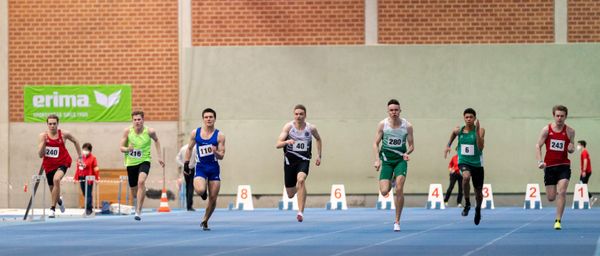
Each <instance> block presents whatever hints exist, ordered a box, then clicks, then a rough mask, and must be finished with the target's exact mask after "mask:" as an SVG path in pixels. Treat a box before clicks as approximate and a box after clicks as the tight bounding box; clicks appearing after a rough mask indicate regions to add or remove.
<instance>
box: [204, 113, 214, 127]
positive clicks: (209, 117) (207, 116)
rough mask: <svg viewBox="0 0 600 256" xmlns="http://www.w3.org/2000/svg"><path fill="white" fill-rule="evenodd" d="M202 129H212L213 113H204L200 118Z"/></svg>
mask: <svg viewBox="0 0 600 256" xmlns="http://www.w3.org/2000/svg"><path fill="white" fill-rule="evenodd" d="M202 120H203V121H204V127H213V126H214V125H215V115H214V114H213V113H210V112H208V113H204V115H203V116H202Z"/></svg>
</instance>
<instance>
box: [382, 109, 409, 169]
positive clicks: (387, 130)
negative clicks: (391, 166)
mask: <svg viewBox="0 0 600 256" xmlns="http://www.w3.org/2000/svg"><path fill="white" fill-rule="evenodd" d="M400 122H401V123H400V127H398V128H392V126H391V125H390V122H389V119H388V118H386V119H384V120H383V138H382V143H381V149H380V153H381V159H383V161H396V160H400V159H403V158H402V155H403V154H404V153H406V137H407V136H408V128H407V124H408V122H407V121H406V119H404V118H401V119H400Z"/></svg>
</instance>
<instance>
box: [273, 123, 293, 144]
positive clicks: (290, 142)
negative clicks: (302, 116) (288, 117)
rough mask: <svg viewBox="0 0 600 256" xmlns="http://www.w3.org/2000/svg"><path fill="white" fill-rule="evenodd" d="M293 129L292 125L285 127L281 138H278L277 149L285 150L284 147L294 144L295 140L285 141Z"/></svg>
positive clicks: (280, 135)
mask: <svg viewBox="0 0 600 256" xmlns="http://www.w3.org/2000/svg"><path fill="white" fill-rule="evenodd" d="M291 128H292V125H291V124H286V125H284V126H283V130H282V131H281V133H280V134H279V138H277V143H276V144H275V147H276V148H283V147H285V145H288V144H289V145H292V144H294V140H292V139H290V140H285V139H286V138H287V136H288V134H289V132H290V129H291Z"/></svg>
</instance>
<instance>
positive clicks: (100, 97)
mask: <svg viewBox="0 0 600 256" xmlns="http://www.w3.org/2000/svg"><path fill="white" fill-rule="evenodd" d="M94 94H95V95H96V103H98V104H99V105H101V106H104V107H105V108H110V107H112V106H114V105H116V104H117V103H119V99H120V98H121V90H119V91H118V92H115V93H113V94H111V95H110V96H106V95H104V94H103V93H101V92H99V91H94Z"/></svg>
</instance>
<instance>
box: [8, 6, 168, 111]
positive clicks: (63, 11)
mask: <svg viewBox="0 0 600 256" xmlns="http://www.w3.org/2000/svg"><path fill="white" fill-rule="evenodd" d="M177 8H178V3H177V0H169V1H166V0H145V1H134V0H121V1H96V0H80V1H67V0H61V1H58V0H57V1H29V0H10V1H9V98H10V99H9V100H10V121H23V86H24V85H46V84H124V83H127V84H131V85H132V88H133V98H132V100H133V108H134V109H142V110H144V111H145V112H146V113H147V115H146V116H147V119H148V120H171V121H173V120H177V119H178V114H179V104H178V97H179V95H178V94H179V89H178V88H179V71H178V70H179V62H178V60H179V55H178V54H179V53H178V31H177V30H178V9H177Z"/></svg>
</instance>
